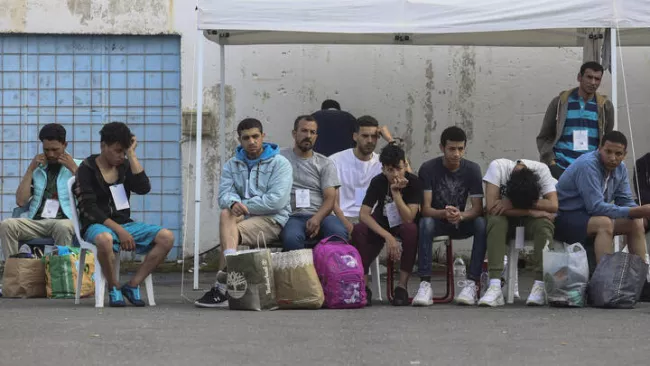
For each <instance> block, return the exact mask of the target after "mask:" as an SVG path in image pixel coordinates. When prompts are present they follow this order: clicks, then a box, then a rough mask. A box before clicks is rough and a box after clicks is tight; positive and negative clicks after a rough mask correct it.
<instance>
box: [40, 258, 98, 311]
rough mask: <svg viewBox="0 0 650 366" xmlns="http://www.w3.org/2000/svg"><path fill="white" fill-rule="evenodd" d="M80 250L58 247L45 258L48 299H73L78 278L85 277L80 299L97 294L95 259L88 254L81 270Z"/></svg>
mask: <svg viewBox="0 0 650 366" xmlns="http://www.w3.org/2000/svg"><path fill="white" fill-rule="evenodd" d="M79 255H80V249H79V248H69V247H62V246H57V248H56V249H55V250H54V251H53V252H52V253H50V254H48V255H46V256H45V257H43V262H44V263H45V283H46V290H47V297H49V298H53V299H72V298H74V297H75V293H76V289H77V278H78V276H80V275H81V276H83V279H82V282H81V295H80V297H90V296H93V295H94V294H95V257H94V255H93V253H91V252H86V258H85V260H84V268H83V269H82V270H81V271H80V270H79Z"/></svg>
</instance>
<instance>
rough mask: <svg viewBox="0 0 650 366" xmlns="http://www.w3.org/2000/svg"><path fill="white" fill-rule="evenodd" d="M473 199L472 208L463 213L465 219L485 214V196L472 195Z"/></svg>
mask: <svg viewBox="0 0 650 366" xmlns="http://www.w3.org/2000/svg"><path fill="white" fill-rule="evenodd" d="M471 200H472V209H471V210H469V211H465V212H463V213H462V214H461V215H462V217H463V220H472V219H475V218H477V217H479V216H483V198H482V197H472V198H471Z"/></svg>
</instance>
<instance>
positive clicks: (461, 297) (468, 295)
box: [456, 281, 478, 305]
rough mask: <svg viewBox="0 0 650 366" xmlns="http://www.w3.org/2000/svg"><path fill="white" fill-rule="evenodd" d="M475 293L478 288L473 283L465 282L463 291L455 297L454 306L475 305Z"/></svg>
mask: <svg viewBox="0 0 650 366" xmlns="http://www.w3.org/2000/svg"><path fill="white" fill-rule="evenodd" d="M476 291H478V286H476V284H475V283H474V281H467V284H466V285H465V287H463V290H462V291H461V292H460V294H458V296H456V304H459V305H476Z"/></svg>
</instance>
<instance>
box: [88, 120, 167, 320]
mask: <svg viewBox="0 0 650 366" xmlns="http://www.w3.org/2000/svg"><path fill="white" fill-rule="evenodd" d="M99 134H100V136H101V138H100V141H101V153H100V154H99V155H91V156H89V157H88V158H86V160H84V161H83V163H81V165H80V166H79V170H78V171H77V188H76V194H77V200H78V208H79V219H80V221H81V235H82V236H83V238H84V240H86V241H87V242H89V243H92V244H94V245H96V246H97V259H98V260H99V264H100V265H101V267H102V273H103V274H104V277H105V278H106V281H107V282H108V289H109V290H108V292H109V305H110V306H112V307H122V306H125V302H124V298H125V297H126V299H127V300H129V302H130V303H131V304H133V305H135V306H144V305H145V304H144V301H142V299H141V298H140V288H139V285H140V283H142V281H144V280H145V279H146V278H147V276H149V274H151V272H152V271H153V270H154V269H155V268H156V267H158V265H159V264H161V263H162V262H163V261H164V260H165V258H166V257H167V253H169V251H170V250H171V249H172V246H173V245H174V235H173V234H172V232H171V231H169V230H167V229H163V228H162V227H160V226H158V225H152V224H145V223H142V222H134V221H133V220H132V219H131V210H130V205H129V198H130V197H131V192H133V193H136V194H147V193H149V191H150V190H151V183H150V182H149V177H147V174H146V173H145V172H144V168H143V167H142V165H140V162H139V161H138V158H137V156H136V153H135V148H136V146H137V145H138V142H137V139H136V137H135V136H134V135H132V134H131V130H129V128H128V127H127V125H126V124H124V123H121V122H111V123H107V124H106V125H104V127H103V128H102V129H101V131H99ZM120 249H121V250H124V251H129V252H130V251H134V250H135V251H136V252H137V253H138V254H144V253H148V254H147V256H146V258H145V260H144V262H142V264H141V265H140V267H139V268H138V270H137V271H136V273H135V275H134V276H133V277H132V278H131V280H129V281H128V282H127V283H125V284H123V285H122V286H120V284H119V281H118V278H117V277H118V276H119V274H118V273H115V269H114V268H113V259H114V256H115V254H114V253H119V251H120ZM117 255H119V254H117Z"/></svg>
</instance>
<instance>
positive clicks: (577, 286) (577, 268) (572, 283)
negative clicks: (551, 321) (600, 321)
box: [542, 241, 589, 307]
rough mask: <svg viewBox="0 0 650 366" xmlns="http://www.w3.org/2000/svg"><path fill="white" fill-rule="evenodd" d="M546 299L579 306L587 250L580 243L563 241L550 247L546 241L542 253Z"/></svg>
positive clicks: (582, 301) (586, 277) (583, 291)
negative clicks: (560, 245)
mask: <svg viewBox="0 0 650 366" xmlns="http://www.w3.org/2000/svg"><path fill="white" fill-rule="evenodd" d="M542 254H543V255H542V259H543V268H544V286H545V287H546V298H547V300H548V303H549V305H551V306H571V307H583V306H584V305H585V297H586V290H587V283H588V282H589V262H588V261H587V252H586V251H585V248H584V247H583V246H582V245H581V244H580V243H576V244H571V245H568V244H564V245H562V247H561V248H555V250H552V249H550V248H549V242H548V241H547V242H546V246H545V247H544V250H543V252H542Z"/></svg>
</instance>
